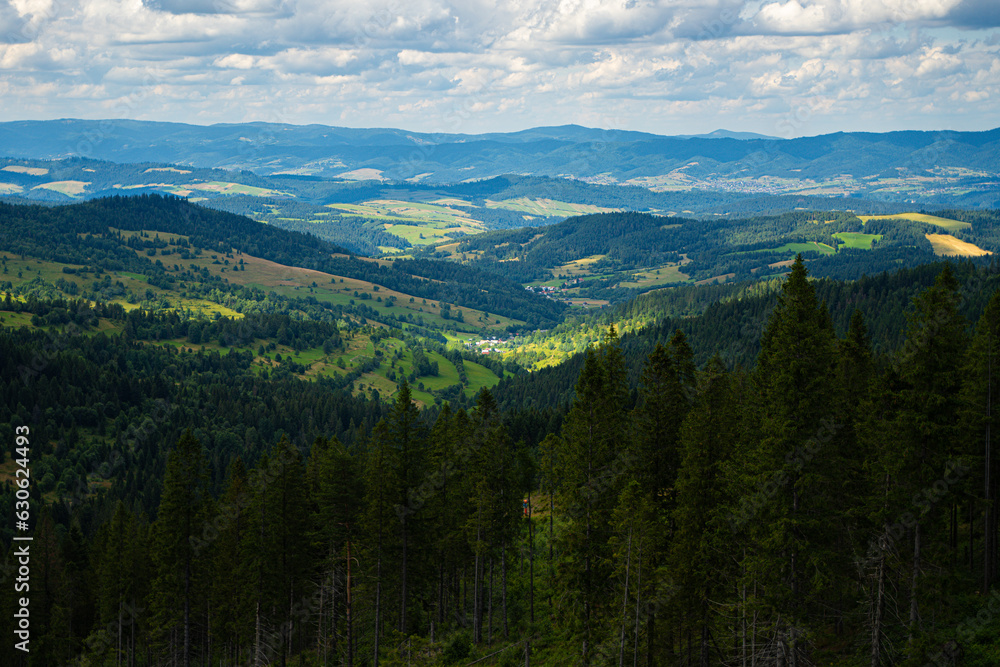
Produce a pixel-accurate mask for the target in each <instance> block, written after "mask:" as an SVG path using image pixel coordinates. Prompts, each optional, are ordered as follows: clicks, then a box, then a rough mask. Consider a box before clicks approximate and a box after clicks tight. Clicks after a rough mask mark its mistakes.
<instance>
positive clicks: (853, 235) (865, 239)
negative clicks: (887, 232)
mask: <svg viewBox="0 0 1000 667" xmlns="http://www.w3.org/2000/svg"><path fill="white" fill-rule="evenodd" d="M833 236H834V237H835V238H838V239H840V240H841V241H843V242H844V247H845V248H860V249H861V250H871V248H872V244H873V243H875V242H877V241H881V240H882V235H881V234H862V233H861V232H837V233H836V234H834V235H833Z"/></svg>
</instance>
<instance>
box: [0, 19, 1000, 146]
mask: <svg viewBox="0 0 1000 667" xmlns="http://www.w3.org/2000/svg"><path fill="white" fill-rule="evenodd" d="M0 100H2V102H0V120H23V119H48V118H113V119H119V118H135V119H144V120H172V121H182V122H189V123H196V124H202V125H204V124H211V123H218V122H245V121H270V122H283V123H294V124H309V123H321V124H326V125H344V126H350V127H378V126H391V127H401V128H405V129H411V130H415V131H425V132H468V133H476V132H488V131H509V130H518V129H524V128H528V127H533V126H539V125H561V124H566V123H577V124H580V125H586V126H590V127H606V128H620V129H632V130H644V131H648V132H656V133H659V134H689V133H699V132H708V131H711V130H715V129H717V128H721V127H725V128H728V129H731V130H742V131H753V132H761V133H764V134H770V135H776V136H783V137H791V136H803V135H816V134H824V133H827V132H836V131H839V130H844V131H858V130H864V131H875V132H880V131H888V130H894V129H954V130H984V129H990V128H993V127H997V126H1000V114H998V113H997V109H998V108H1000V1H998V0H815V1H811V2H810V1H808V0H754V1H742V0H663V1H655V0H654V1H645V0H513V1H511V2H502V3H497V2H486V1H484V0H465V1H462V2H447V1H444V0H406V1H405V2H402V1H398V0H388V1H383V0H376V1H372V2H364V3H360V2H343V1H339V0H333V1H328V0H89V1H88V0H82V1H71V0H0Z"/></svg>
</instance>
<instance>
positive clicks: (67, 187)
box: [31, 181, 90, 197]
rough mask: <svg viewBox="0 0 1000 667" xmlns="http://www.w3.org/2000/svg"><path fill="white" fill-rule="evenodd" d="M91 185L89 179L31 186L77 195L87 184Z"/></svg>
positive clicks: (71, 195) (36, 188)
mask: <svg viewBox="0 0 1000 667" xmlns="http://www.w3.org/2000/svg"><path fill="white" fill-rule="evenodd" d="M88 185H90V182H89V181H52V182H51V183H42V184H41V185H36V186H35V187H33V188H31V189H32V190H53V191H55V192H60V193H62V194H64V195H69V196H70V197H75V196H77V195H79V194H82V193H83V191H84V190H86V189H87V186H88Z"/></svg>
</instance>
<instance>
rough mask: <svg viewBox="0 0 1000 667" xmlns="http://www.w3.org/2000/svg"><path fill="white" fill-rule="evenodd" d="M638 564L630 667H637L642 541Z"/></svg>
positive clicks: (640, 541) (640, 542)
mask: <svg viewBox="0 0 1000 667" xmlns="http://www.w3.org/2000/svg"><path fill="white" fill-rule="evenodd" d="M638 556H639V563H638V570H639V571H638V572H636V573H635V574H636V578H635V627H634V628H633V632H634V633H635V636H634V637H633V639H632V667H638V665H639V608H640V607H639V604H640V603H641V601H642V540H639V554H638Z"/></svg>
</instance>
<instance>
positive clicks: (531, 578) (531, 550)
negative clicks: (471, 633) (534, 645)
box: [525, 491, 535, 661]
mask: <svg viewBox="0 0 1000 667" xmlns="http://www.w3.org/2000/svg"><path fill="white" fill-rule="evenodd" d="M531 514H532V512H531V491H528V607H529V609H530V616H529V618H530V619H531V625H532V628H534V625H535V521H534V519H533V518H532V516H531ZM525 650H526V651H527V650H530V649H527V648H526V649H525ZM525 661H527V653H525Z"/></svg>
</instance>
